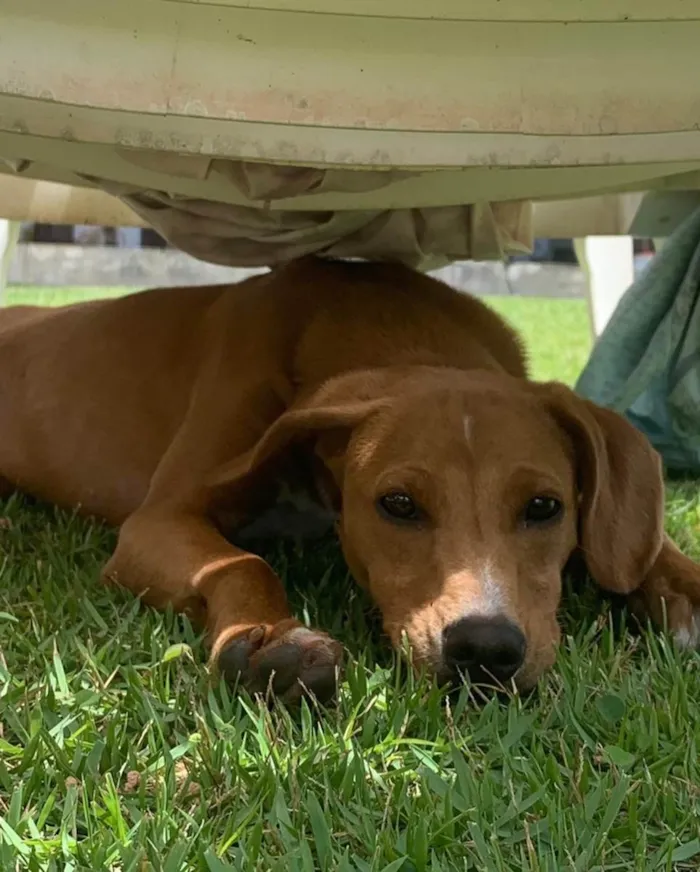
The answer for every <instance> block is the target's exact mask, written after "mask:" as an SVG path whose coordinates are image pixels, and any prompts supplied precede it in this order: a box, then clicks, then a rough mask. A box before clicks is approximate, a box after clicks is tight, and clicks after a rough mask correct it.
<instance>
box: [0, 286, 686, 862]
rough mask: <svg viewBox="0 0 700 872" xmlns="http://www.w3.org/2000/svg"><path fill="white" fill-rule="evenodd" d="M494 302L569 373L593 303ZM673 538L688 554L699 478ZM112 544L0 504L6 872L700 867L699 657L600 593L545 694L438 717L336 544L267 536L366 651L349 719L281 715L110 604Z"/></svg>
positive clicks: (295, 586)
mask: <svg viewBox="0 0 700 872" xmlns="http://www.w3.org/2000/svg"><path fill="white" fill-rule="evenodd" d="M25 297H26V294H25ZM40 298H41V299H42V300H43V301H45V302H56V301H57V299H59V298H61V299H62V298H63V297H61V295H58V296H57V295H56V294H55V292H54V293H53V295H52V294H51V293H49V292H45V293H43V294H41V295H40ZM14 299H17V298H16V297H15V298H14ZM494 305H496V307H497V308H498V310H499V311H501V312H502V313H503V314H504V315H505V316H506V317H508V318H509V319H510V320H511V321H512V322H513V323H514V324H515V325H516V326H517V327H518V328H519V329H520V330H521V331H522V332H523V334H524V335H525V337H526V338H527V340H528V343H529V345H530V347H531V350H532V362H533V368H534V371H535V373H536V375H537V376H538V377H540V378H551V377H556V378H560V379H562V380H565V381H568V382H571V381H572V380H573V379H574V378H575V376H576V373H577V370H578V369H579V367H580V366H581V364H582V362H583V360H584V359H585V356H586V353H587V347H588V342H589V337H588V324H587V315H586V309H585V305H584V304H583V303H581V302H578V301H561V300H554V301H543V300H535V299H527V300H525V299H513V298H508V299H504V298H501V299H498V300H496V301H494ZM668 528H669V530H670V531H671V532H672V533H673V534H674V535H675V536H676V537H677V538H678V540H679V541H680V542H681V544H682V545H683V547H685V548H686V549H687V550H688V551H689V553H691V554H694V555H695V556H696V557H700V500H699V499H698V493H697V489H696V488H695V487H694V486H693V485H692V484H684V485H676V486H674V488H673V490H672V492H671V493H670V495H669V500H668ZM113 541H114V533H113V532H112V531H110V530H107V529H104V528H102V527H100V526H99V525H97V524H94V523H87V522H85V521H82V520H78V519H76V518H75V517H73V516H71V515H70V514H67V513H62V512H58V511H54V510H52V509H50V508H46V507H41V506H36V505H33V504H30V503H29V502H28V501H23V500H21V499H18V498H13V499H11V500H10V501H9V503H7V504H5V505H4V507H3V506H0V567H1V569H0V572H1V577H0V815H1V816H2V817H1V818H0V869H1V870H3V872H4V870H8V872H10V870H25V869H26V870H56V872H59V870H60V872H63V870H66V872H69V870H119V872H147V870H154V872H155V870H158V872H160V870H163V872H179V870H190V869H192V870H200V869H201V870H208V872H224V870H241V872H243V870H245V872H252V870H261V872H271V870H280V872H282V870H300V872H301V870H305V872H306V870H308V872H312V870H321V872H331V870H339V872H350V870H358V872H369V870H372V872H375V870H376V872H379V870H383V872H395V870H401V872H414V870H420V872H422V870H431V872H437V870H473V872H486V870H504V872H505V870H508V872H511V870H513V872H516V870H517V872H520V870H542V872H544V870H547V872H563V870H577V872H593V870H655V869H658V870H684V869H698V868H700V771H699V770H700V762H699V761H698V747H699V745H700V658H699V657H698V656H697V655H694V654H690V655H689V654H685V655H681V654H679V653H677V652H676V651H675V650H674V648H673V646H672V645H670V644H669V642H668V641H667V640H666V639H665V638H663V637H656V636H646V635H643V636H642V637H633V636H632V635H631V634H628V633H626V632H624V630H623V631H620V630H619V629H617V628H616V627H614V624H613V620H612V616H611V614H610V613H609V611H608V609H607V607H606V606H601V605H600V604H599V603H598V602H597V601H596V598H595V596H594V595H593V594H592V593H591V594H586V593H585V592H584V594H583V595H581V596H579V597H574V596H569V597H568V601H567V609H566V611H565V612H564V613H563V615H562V623H563V625H564V628H565V634H566V636H565V643H564V645H563V648H562V650H561V654H560V657H559V662H558V664H557V667H556V669H555V670H554V671H553V672H552V673H550V674H549V675H548V676H547V677H546V679H544V680H543V681H542V684H541V687H540V689H539V693H538V694H537V696H536V697H534V698H531V699H528V700H521V699H518V698H513V699H511V700H510V701H509V702H506V703H504V702H498V701H496V700H494V701H491V702H489V703H488V704H486V705H483V706H481V707H476V706H474V705H471V704H470V703H469V702H468V700H467V698H466V695H463V696H462V697H461V698H460V699H459V700H458V701H456V702H454V703H452V704H450V705H446V704H445V703H444V701H443V700H442V699H441V697H440V695H439V694H438V693H437V692H436V691H435V690H434V689H433V688H432V687H431V686H430V685H429V684H425V683H420V682H416V681H415V680H414V679H413V678H412V677H411V675H409V674H407V673H406V670H405V669H403V668H401V666H400V665H399V664H396V663H395V662H394V660H393V658H392V655H391V654H390V653H389V652H388V650H387V648H386V647H385V646H384V645H383V644H382V642H381V639H380V638H379V636H378V634H377V629H376V618H375V616H374V615H373V613H372V612H371V609H370V608H369V606H368V604H367V602H366V601H365V600H364V599H363V598H362V597H361V596H360V594H359V593H357V592H356V591H355V590H354V589H353V587H352V585H351V584H350V582H349V581H348V579H347V574H346V571H345V569H344V567H343V564H342V561H341V560H340V558H339V555H338V552H337V550H336V548H335V546H334V545H333V543H331V542H329V543H324V544H322V545H316V546H314V548H307V549H306V550H301V549H300V548H295V547H293V546H289V547H287V546H284V547H282V546H278V547H273V548H271V551H270V553H269V555H268V557H269V558H270V559H271V561H272V562H273V564H274V565H275V567H276V568H277V569H278V570H279V571H280V572H281V574H282V576H283V577H284V578H285V579H286V580H287V581H288V582H289V585H290V588H291V589H292V601H293V603H294V604H295V606H296V609H297V613H298V614H300V615H304V616H305V617H306V618H308V620H310V621H313V622H317V623H318V624H320V625H321V626H325V627H327V628H329V629H330V630H331V631H332V632H334V634H335V635H336V636H337V637H338V638H340V639H341V640H342V641H343V642H345V643H346V644H347V646H348V648H349V649H350V651H351V654H352V656H353V661H352V663H351V666H350V668H349V670H348V674H347V676H346V680H345V682H344V685H343V687H342V693H341V699H340V703H339V705H338V707H337V708H336V709H335V710H333V711H331V712H330V713H325V714H322V713H318V712H315V711H310V710H309V709H308V708H306V707H304V708H303V709H302V711H301V713H300V714H299V715H298V716H294V717H293V716H291V715H290V714H288V713H286V712H284V711H279V710H278V711H273V712H272V713H268V712H267V711H266V710H264V709H263V708H262V707H261V706H259V705H258V704H257V703H256V702H254V701H253V700H251V699H249V698H245V697H238V698H233V697H232V696H231V694H230V693H229V691H228V689H227V688H226V687H225V686H224V685H223V684H215V683H214V682H213V681H212V679H211V678H210V676H209V674H208V672H207V669H206V665H205V650H204V646H203V644H202V640H201V638H200V637H199V636H198V635H197V634H196V633H195V632H194V631H193V630H192V629H191V627H189V626H188V625H187V623H186V622H185V621H183V620H182V619H180V618H178V617H177V616H173V615H160V614H156V613H154V612H151V611H149V610H147V609H145V608H141V607H139V604H138V603H137V602H135V601H134V600H132V599H130V598H128V597H127V596H125V595H124V596H123V595H119V594H115V593H114V592H111V591H106V590H103V589H102V588H101V587H100V586H99V585H98V583H97V575H98V571H99V567H100V564H101V563H102V561H103V560H104V558H105V556H106V555H107V553H108V551H109V549H110V547H111V546H112V544H113ZM338 603H342V604H343V605H342V609H339V608H338Z"/></svg>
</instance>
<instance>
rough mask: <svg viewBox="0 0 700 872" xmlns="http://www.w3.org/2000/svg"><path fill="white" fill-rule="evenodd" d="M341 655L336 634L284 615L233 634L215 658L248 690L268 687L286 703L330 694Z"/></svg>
mask: <svg viewBox="0 0 700 872" xmlns="http://www.w3.org/2000/svg"><path fill="white" fill-rule="evenodd" d="M342 659H343V648H342V646H341V644H340V643H339V642H336V641H335V639H332V638H331V637H330V636H329V635H327V634H326V633H321V632H320V631H318V630H311V629H309V628H308V627H305V626H303V625H302V624H300V623H299V622H298V621H293V620H288V621H281V622H280V623H278V624H275V625H273V626H264V625H260V626H256V627H251V628H250V629H248V630H246V631H244V632H243V633H240V634H238V635H236V636H234V637H233V639H231V641H230V642H228V643H227V644H226V646H225V647H224V648H223V649H222V650H221V652H220V653H219V654H218V657H217V663H218V667H219V669H220V671H221V673H222V674H223V676H224V677H225V678H226V679H227V680H228V681H230V682H232V683H235V682H238V683H239V684H241V685H242V686H243V687H245V688H246V690H248V691H249V692H250V693H254V694H256V693H257V694H263V695H266V694H268V693H271V694H272V695H274V696H275V697H276V698H277V699H280V700H282V701H283V702H285V703H288V704H289V703H296V702H299V700H300V699H301V698H302V696H311V697H314V698H315V699H317V700H318V701H319V702H321V703H327V702H329V701H330V700H331V699H332V698H333V697H334V696H335V693H336V689H337V682H338V673H339V669H340V666H341V663H342Z"/></svg>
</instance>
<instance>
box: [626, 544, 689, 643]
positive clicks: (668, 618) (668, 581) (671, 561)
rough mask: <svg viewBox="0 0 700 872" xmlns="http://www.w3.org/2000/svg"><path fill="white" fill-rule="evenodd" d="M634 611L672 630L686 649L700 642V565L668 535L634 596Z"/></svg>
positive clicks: (632, 598) (641, 617) (640, 616)
mask: <svg viewBox="0 0 700 872" xmlns="http://www.w3.org/2000/svg"><path fill="white" fill-rule="evenodd" d="M630 606H631V608H632V611H633V613H634V614H635V615H636V616H637V617H638V618H640V619H642V620H647V619H648V620H651V621H652V622H653V623H654V624H656V625H657V626H658V627H660V628H665V629H668V631H669V632H670V633H671V634H672V635H673V637H674V639H675V640H676V642H677V644H678V645H680V646H681V647H683V648H688V647H692V648H696V647H698V646H699V645H700V565H698V564H697V563H695V562H694V561H693V560H691V559H690V558H689V557H686V556H685V554H683V553H682V552H681V551H680V550H679V549H678V548H677V547H676V545H675V544H674V543H673V542H672V541H671V539H670V538H669V537H668V536H665V537H664V543H663V545H662V547H661V551H660V552H659V556H658V557H657V558H656V561H655V562H654V565H653V566H652V568H651V570H650V571H649V573H648V575H647V577H646V578H645V579H644V581H643V583H642V585H641V586H640V587H639V589H638V590H636V591H635V592H634V593H633V594H631V596H630Z"/></svg>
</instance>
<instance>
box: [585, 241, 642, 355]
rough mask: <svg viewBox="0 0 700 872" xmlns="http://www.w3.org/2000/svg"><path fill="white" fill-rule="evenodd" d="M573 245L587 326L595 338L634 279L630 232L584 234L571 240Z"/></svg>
mask: <svg viewBox="0 0 700 872" xmlns="http://www.w3.org/2000/svg"><path fill="white" fill-rule="evenodd" d="M574 249H575V251H576V257H577V258H578V262H579V264H580V265H581V268H582V269H583V271H584V273H585V274H586V279H587V281H586V285H587V288H586V290H587V298H588V308H589V312H590V316H591V328H592V330H593V338H594V339H597V338H598V336H600V334H601V333H602V332H603V330H604V329H605V325H606V324H607V323H608V321H609V320H610V316H611V315H612V313H613V312H614V311H615V308H616V306H617V304H618V303H619V302H620V298H621V297H622V295H623V294H624V293H625V291H626V290H627V288H628V287H629V286H630V285H631V284H632V282H633V281H634V248H633V240H632V237H631V236H586V237H584V238H583V239H575V240H574Z"/></svg>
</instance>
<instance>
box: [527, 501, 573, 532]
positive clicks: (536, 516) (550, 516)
mask: <svg viewBox="0 0 700 872" xmlns="http://www.w3.org/2000/svg"><path fill="white" fill-rule="evenodd" d="M563 510H564V507H563V505H562V504H561V501H560V500H558V499H556V498H555V497H544V496H538V497H533V498H532V499H531V500H529V502H528V503H527V505H526V506H525V509H524V511H523V521H524V522H525V526H526V527H531V526H534V525H535V524H546V523H547V522H548V521H554V520H556V518H558V517H559V516H560V515H561V513H562V512H563Z"/></svg>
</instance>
